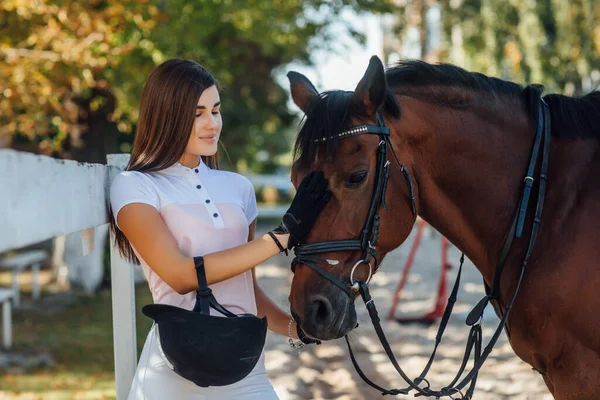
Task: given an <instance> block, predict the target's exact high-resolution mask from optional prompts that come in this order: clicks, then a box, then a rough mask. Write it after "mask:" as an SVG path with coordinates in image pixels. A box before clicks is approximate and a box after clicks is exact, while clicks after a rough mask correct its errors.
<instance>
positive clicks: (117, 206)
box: [110, 171, 159, 226]
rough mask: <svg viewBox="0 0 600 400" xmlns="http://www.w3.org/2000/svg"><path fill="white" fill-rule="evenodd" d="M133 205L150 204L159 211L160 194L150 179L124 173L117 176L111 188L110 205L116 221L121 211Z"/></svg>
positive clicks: (140, 175) (135, 173) (139, 174)
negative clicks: (128, 205)
mask: <svg viewBox="0 0 600 400" xmlns="http://www.w3.org/2000/svg"><path fill="white" fill-rule="evenodd" d="M131 203H144V204H149V205H151V206H152V207H154V208H156V209H157V210H158V209H159V200H158V194H157V193H156V190H154V189H153V188H152V186H151V183H150V181H149V180H148V178H146V177H145V176H144V174H143V173H141V172H136V171H124V172H121V173H120V174H119V175H117V177H116V178H115V180H114V181H113V183H112V185H111V187H110V205H111V208H112V213H113V216H114V218H115V221H116V220H117V215H118V214H119V211H120V210H121V209H122V208H123V207H125V206H126V205H127V204H131ZM117 226H118V224H117Z"/></svg>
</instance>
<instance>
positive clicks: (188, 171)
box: [158, 158, 209, 177]
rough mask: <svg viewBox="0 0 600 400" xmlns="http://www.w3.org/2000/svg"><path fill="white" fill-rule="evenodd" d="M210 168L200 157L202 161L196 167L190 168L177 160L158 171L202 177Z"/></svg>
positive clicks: (174, 174) (166, 173) (167, 173)
mask: <svg viewBox="0 0 600 400" xmlns="http://www.w3.org/2000/svg"><path fill="white" fill-rule="evenodd" d="M208 170H209V168H208V166H207V165H206V164H205V163H204V161H202V158H200V163H199V164H198V165H197V166H196V167H194V168H189V167H186V166H184V165H182V164H181V163H179V162H176V163H175V164H173V165H171V166H170V167H167V168H165V169H162V170H160V171H158V173H160V174H165V175H172V176H196V177H202V176H204V175H205V174H206V173H207V172H208Z"/></svg>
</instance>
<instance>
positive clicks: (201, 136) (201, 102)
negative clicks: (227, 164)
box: [185, 86, 223, 156]
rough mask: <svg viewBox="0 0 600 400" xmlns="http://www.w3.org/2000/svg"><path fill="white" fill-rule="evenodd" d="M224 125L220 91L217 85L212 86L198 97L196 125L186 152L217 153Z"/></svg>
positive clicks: (203, 154) (206, 154) (209, 154)
mask: <svg viewBox="0 0 600 400" xmlns="http://www.w3.org/2000/svg"><path fill="white" fill-rule="evenodd" d="M222 127H223V121H222V120H221V99H220V98H219V91H218V90H217V87H216V86H211V87H209V88H207V89H206V90H204V92H202V95H201V96H200V98H199V99H198V106H197V107H196V117H195V118H194V126H193V127H192V132H191V134H190V139H189V141H188V144H187V147H186V148H185V153H187V154H190V155H194V156H212V155H215V154H216V153H217V144H218V142H219V136H220V135H221V128H222Z"/></svg>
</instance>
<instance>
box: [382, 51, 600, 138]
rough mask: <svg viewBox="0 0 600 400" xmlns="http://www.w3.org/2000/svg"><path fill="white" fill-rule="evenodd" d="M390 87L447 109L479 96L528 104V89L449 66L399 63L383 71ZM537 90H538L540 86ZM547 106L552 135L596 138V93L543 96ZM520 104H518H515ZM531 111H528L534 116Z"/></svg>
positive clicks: (599, 104) (599, 101) (599, 116)
mask: <svg viewBox="0 0 600 400" xmlns="http://www.w3.org/2000/svg"><path fill="white" fill-rule="evenodd" d="M386 77H387V82H388V85H389V86H390V88H392V89H394V90H402V91H403V92H407V94H412V95H414V96H416V97H420V98H422V99H424V100H428V101H431V102H434V103H438V104H441V105H444V106H446V107H451V108H468V107H469V106H470V105H471V104H473V102H474V101H480V100H481V99H482V98H481V97H480V96H474V95H478V94H479V95H482V94H483V95H484V96H487V97H489V98H496V99H506V100H507V101H510V100H511V99H512V100H513V101H516V102H518V103H517V104H519V105H521V106H527V105H530V101H529V100H530V99H527V95H528V91H529V89H530V87H523V86H521V85H519V84H516V83H513V82H508V81H505V80H502V79H498V78H491V77H488V76H486V75H483V74H480V73H477V72H468V71H465V70H464V69H462V68H459V67H457V66H455V65H451V64H436V65H433V64H428V63H426V62H424V61H418V60H411V61H402V62H400V63H398V64H397V65H396V66H394V67H392V68H389V69H388V70H387V71H386ZM540 88H541V87H540ZM543 98H544V100H545V101H546V102H547V103H548V105H549V107H550V116H551V123H552V135H553V136H556V137H561V138H565V139H574V138H590V137H591V138H596V139H600V124H599V123H598V122H597V121H599V120H600V92H598V91H593V92H591V93H589V94H587V95H585V96H581V97H569V96H564V95H561V94H549V95H546V96H544V97H543ZM519 102H520V103H519ZM535 113H536V111H535V110H531V114H532V115H534V114H535Z"/></svg>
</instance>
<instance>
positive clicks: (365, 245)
mask: <svg viewBox="0 0 600 400" xmlns="http://www.w3.org/2000/svg"><path fill="white" fill-rule="evenodd" d="M537 109H538V121H537V132H536V136H535V141H534V145H533V150H532V153H531V157H530V161H529V165H528V168H527V174H526V176H525V179H524V186H523V190H522V192H521V197H520V200H519V204H518V207H517V212H516V214H515V217H514V219H513V223H512V225H511V228H510V230H509V233H508V235H507V237H506V239H505V241H504V245H503V247H502V251H501V253H500V257H499V260H498V262H497V264H496V268H495V273H494V280H493V284H492V287H491V288H489V287H487V285H486V293H487V294H486V295H485V296H484V297H483V298H482V299H481V300H480V301H479V302H478V303H477V305H476V306H475V307H474V308H473V309H472V310H471V312H470V313H469V314H468V316H467V318H466V321H465V323H466V324H467V325H469V326H471V329H470V331H469V334H468V337H467V344H466V346H465V353H464V357H463V360H462V363H461V365H460V368H459V370H458V372H457V374H456V376H455V377H454V379H453V380H452V381H451V382H450V383H449V384H448V385H446V386H444V387H443V388H441V389H439V390H433V389H431V387H430V384H429V381H427V379H426V376H427V373H428V372H429V370H430V368H431V365H432V364H433V360H434V359H435V355H436V352H437V349H438V346H439V344H440V343H441V340H442V336H443V334H444V331H445V329H446V326H447V324H448V320H449V319H450V315H451V313H452V310H453V308H454V304H455V303H456V299H457V294H458V288H459V285H460V278H461V274H462V268H463V263H464V259H465V257H464V254H463V255H462V256H461V259H460V267H459V270H458V274H457V277H456V281H455V283H454V286H453V288H452V292H451V294H450V297H449V298H448V303H447V306H446V309H445V310H444V314H443V316H442V319H441V321H440V325H439V328H438V332H437V335H436V339H435V345H434V348H433V351H432V353H431V356H430V357H429V360H428V362H427V364H426V366H425V368H424V369H423V371H422V372H421V374H420V375H419V376H418V377H416V378H415V379H414V380H413V379H410V378H409V377H408V375H407V374H406V373H405V372H404V371H403V370H402V368H401V367H400V365H399V364H398V361H397V360H396V357H395V356H394V354H393V352H392V349H391V347H390V345H389V342H388V340H387V338H386V336H385V334H384V332H383V329H382V328H381V324H380V318H379V315H378V312H377V308H376V306H375V303H374V301H373V299H372V297H371V294H370V293H369V288H368V285H367V284H368V283H369V281H370V279H371V276H372V274H373V273H374V272H375V271H377V268H378V266H379V265H378V264H379V260H378V258H377V254H376V245H377V239H378V236H379V225H380V218H379V209H380V207H382V206H383V208H384V209H387V206H386V204H385V194H386V188H387V182H388V179H389V175H390V161H389V159H388V146H389V149H390V150H391V152H392V154H393V156H394V158H395V160H396V163H397V164H398V166H399V167H400V170H401V172H402V174H403V175H404V178H405V180H406V183H407V185H408V187H409V193H410V197H409V201H410V202H411V208H412V212H413V216H414V219H415V220H416V217H417V212H416V204H415V195H414V185H413V181H412V177H411V175H410V173H409V172H408V170H407V168H406V167H405V165H404V164H402V163H401V162H400V160H399V159H398V157H397V156H396V153H395V151H394V148H393V147H392V145H391V141H390V131H389V128H387V127H386V126H385V122H384V120H383V117H382V116H381V114H380V113H379V112H378V113H377V121H378V125H377V126H374V125H361V126H356V127H353V128H351V129H349V130H347V131H344V132H342V133H340V134H338V135H335V136H330V137H327V138H323V139H321V140H319V141H322V142H324V141H326V140H328V139H333V138H345V137H349V136H354V135H359V134H375V135H378V136H379V138H380V142H379V146H378V148H377V170H376V177H375V179H376V181H375V187H374V190H373V195H372V198H371V204H370V206H369V213H368V214H367V219H366V221H365V225H364V227H363V229H362V231H361V237H360V239H348V240H335V241H325V242H317V243H310V244H302V245H298V246H296V247H295V248H294V253H295V255H296V257H295V258H294V260H293V261H292V271H293V272H295V267H296V265H297V264H304V265H306V266H308V267H309V268H311V269H313V270H314V271H316V272H317V273H319V274H320V275H322V276H323V277H324V278H326V279H328V280H330V281H331V282H332V283H333V284H335V285H336V286H338V287H339V288H340V289H341V290H342V291H344V292H345V293H346V294H347V295H348V296H349V297H350V298H351V299H354V298H355V297H356V293H357V292H358V293H359V294H360V296H361V297H362V299H363V301H364V303H365V306H366V308H367V311H368V312H369V316H370V318H371V322H372V324H373V327H374V328H375V332H376V333H377V336H378V338H379V341H380V342H381V344H382V346H383V349H384V351H385V353H386V355H387V356H388V358H389V360H390V362H391V363H392V365H393V366H394V368H395V369H396V371H397V372H398V374H399V375H400V376H401V377H402V378H403V379H404V380H405V381H406V383H408V387H406V388H399V389H385V388H383V387H381V386H379V385H377V384H376V383H374V382H372V381H371V380H370V379H369V378H368V377H367V376H366V375H365V374H364V373H363V372H362V370H361V369H360V367H359V365H358V363H357V361H356V358H355V356H354V353H353V351H352V347H351V346H350V341H349V340H348V336H347V335H346V336H345V340H346V343H347V345H348V349H349V351H350V357H351V359H352V364H353V365H354V368H355V369H356V371H357V372H358V374H359V376H360V377H361V378H362V379H363V380H364V381H365V382H366V383H367V384H368V385H370V386H372V387H373V388H375V389H377V390H379V391H380V392H381V394H382V395H388V394H389V395H400V394H402V395H408V394H409V393H410V392H411V391H413V390H414V391H416V392H417V393H416V394H415V396H432V397H435V398H438V399H439V398H441V397H449V398H451V399H471V398H472V396H473V392H474V390H475V385H476V382H477V375H478V373H479V370H480V369H481V367H482V365H483V363H484V362H485V361H486V359H487V357H488V356H489V354H490V353H491V351H492V349H493V347H494V345H495V344H496V342H497V341H498V338H499V337H500V334H501V332H502V328H503V327H504V326H505V324H506V320H507V318H508V315H509V313H510V310H511V309H512V306H513V303H514V301H515V299H516V297H517V293H518V292H519V287H520V285H521V282H522V280H523V276H524V274H525V269H526V267H527V264H528V262H529V259H530V257H531V254H532V252H533V248H534V245H535V242H536V239H537V234H538V231H539V226H540V222H541V216H542V210H543V205H544V198H545V192H546V179H547V175H546V174H547V171H548V157H549V153H550V132H551V127H550V111H549V107H548V104H547V103H546V102H545V101H544V99H542V98H541V97H540V98H539V100H538V101H537ZM540 152H541V166H540V174H539V188H538V197H537V204H536V208H535V216H534V219H533V227H532V230H531V235H530V237H529V245H528V248H527V252H526V254H525V258H524V261H523V263H522V264H521V271H520V275H519V279H518V281H517V284H516V287H515V290H514V293H513V295H512V297H511V298H510V301H509V302H508V304H507V306H506V309H505V310H504V313H503V314H502V317H501V319H500V322H499V324H498V327H497V328H496V330H495V332H494V334H493V335H492V337H491V339H490V341H489V343H488V344H487V346H486V347H485V348H484V349H482V339H483V338H482V328H481V322H482V319H483V312H484V310H485V308H486V307H487V305H488V304H489V302H490V301H491V300H497V301H498V300H499V295H500V277H501V275H502V271H503V270H504V266H505V264H506V260H507V258H508V254H509V251H510V248H511V246H512V244H513V242H514V239H516V238H520V237H521V236H522V234H523V227H524V222H525V217H526V214H527V210H528V208H529V207H528V206H529V200H530V196H531V189H532V186H533V182H534V177H533V176H534V173H535V169H536V166H537V164H538V158H539V156H540ZM339 251H362V257H361V259H360V260H359V261H358V262H357V263H356V264H355V265H354V267H353V268H352V270H351V273H350V276H349V279H348V281H345V280H344V281H342V280H340V279H338V278H336V277H335V276H333V275H332V274H331V273H329V272H328V271H327V270H325V269H324V268H322V267H319V266H318V265H317V263H320V264H325V265H336V264H337V261H335V260H326V259H323V258H320V257H317V256H315V254H319V253H326V252H339ZM371 258H373V259H374V263H375V268H374V269H373V268H372V266H371ZM361 264H366V265H368V267H369V275H368V278H367V279H366V281H365V282H361V281H358V280H355V279H354V273H355V270H356V268H357V267H358V266H359V265H361ZM471 353H473V360H474V365H473V368H472V369H471V370H470V371H469V372H468V373H467V374H466V376H464V377H463V378H462V379H461V377H462V375H463V374H464V372H465V369H466V366H467V363H468V361H469V359H470V358H471ZM422 384H424V385H422ZM467 385H468V388H467V390H466V392H465V393H464V394H463V392H462V389H464V388H465V387H466V386H467ZM454 396H460V397H454Z"/></svg>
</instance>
